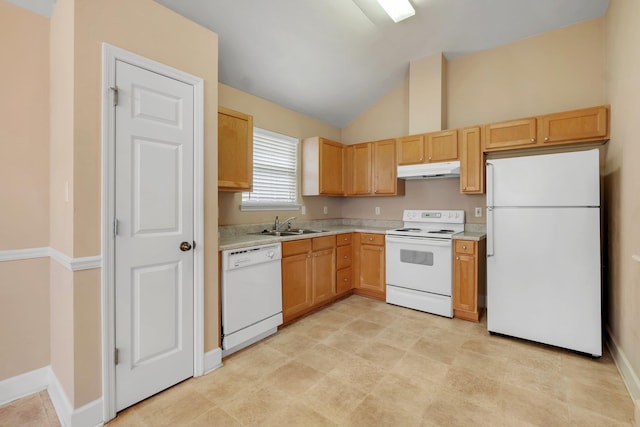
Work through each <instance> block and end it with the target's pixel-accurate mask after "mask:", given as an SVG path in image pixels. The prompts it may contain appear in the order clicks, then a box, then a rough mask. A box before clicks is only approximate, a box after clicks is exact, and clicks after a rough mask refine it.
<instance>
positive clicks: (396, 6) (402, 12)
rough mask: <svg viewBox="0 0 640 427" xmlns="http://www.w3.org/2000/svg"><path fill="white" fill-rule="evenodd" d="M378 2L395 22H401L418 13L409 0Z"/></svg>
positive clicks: (382, 0)
mask: <svg viewBox="0 0 640 427" xmlns="http://www.w3.org/2000/svg"><path fill="white" fill-rule="evenodd" d="M378 3H379V4H380V6H382V8H383V9H384V11H385V12H387V15H389V17H390V18H391V19H393V22H400V21H402V20H404V19H407V18H410V17H412V16H413V15H415V14H416V11H415V9H414V8H413V6H411V3H409V0H378Z"/></svg>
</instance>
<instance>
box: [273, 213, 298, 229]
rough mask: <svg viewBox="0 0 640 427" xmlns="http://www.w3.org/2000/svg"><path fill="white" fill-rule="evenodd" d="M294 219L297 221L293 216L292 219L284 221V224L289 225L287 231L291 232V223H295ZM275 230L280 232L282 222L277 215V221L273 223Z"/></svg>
mask: <svg viewBox="0 0 640 427" xmlns="http://www.w3.org/2000/svg"><path fill="white" fill-rule="evenodd" d="M294 219H296V217H295V216H292V217H291V218H287V219H285V220H284V221H282V223H283V224H287V230H291V221H293V220H294ZM273 230H274V231H280V220H279V219H278V215H276V220H275V222H274V223H273Z"/></svg>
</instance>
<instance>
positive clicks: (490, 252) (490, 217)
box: [487, 206, 494, 258]
mask: <svg viewBox="0 0 640 427" xmlns="http://www.w3.org/2000/svg"><path fill="white" fill-rule="evenodd" d="M493 255H494V253H493V207H491V206H487V258H488V257H492V256H493Z"/></svg>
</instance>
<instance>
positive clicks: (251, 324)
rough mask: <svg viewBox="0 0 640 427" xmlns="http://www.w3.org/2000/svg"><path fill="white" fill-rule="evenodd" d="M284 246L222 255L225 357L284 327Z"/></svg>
mask: <svg viewBox="0 0 640 427" xmlns="http://www.w3.org/2000/svg"><path fill="white" fill-rule="evenodd" d="M281 259H282V249H281V245H280V243H276V244H269V245H262V246H252V247H249V248H242V249H235V250H226V251H222V266H221V268H222V356H228V355H229V354H231V353H234V352H236V351H238V350H241V349H243V348H245V347H247V346H249V345H251V344H253V343H255V342H257V341H259V340H261V339H263V338H265V337H267V336H269V335H272V334H274V333H276V332H277V331H278V326H279V325H281V324H282V284H281V283H282V280H281V279H282V273H281V268H280V260H281Z"/></svg>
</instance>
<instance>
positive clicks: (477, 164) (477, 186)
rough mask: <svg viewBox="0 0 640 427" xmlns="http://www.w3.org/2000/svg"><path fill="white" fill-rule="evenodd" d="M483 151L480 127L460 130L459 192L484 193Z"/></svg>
mask: <svg viewBox="0 0 640 427" xmlns="http://www.w3.org/2000/svg"><path fill="white" fill-rule="evenodd" d="M484 170H485V169H484V153H483V152H482V145H481V143H480V127H478V126H476V127H471V128H465V129H461V130H460V192H461V193H464V194H482V193H484Z"/></svg>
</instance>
